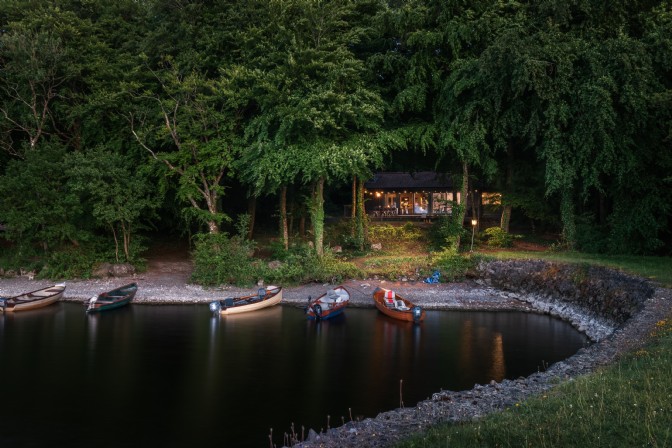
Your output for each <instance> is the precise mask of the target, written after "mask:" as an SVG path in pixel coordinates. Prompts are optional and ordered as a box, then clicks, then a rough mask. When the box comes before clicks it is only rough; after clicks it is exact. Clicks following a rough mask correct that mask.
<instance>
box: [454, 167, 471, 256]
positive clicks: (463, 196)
mask: <svg viewBox="0 0 672 448" xmlns="http://www.w3.org/2000/svg"><path fill="white" fill-rule="evenodd" d="M468 193H469V165H468V164H467V162H462V189H461V190H460V207H458V214H457V216H456V219H457V222H458V223H459V224H460V225H461V226H464V217H465V215H466V213H467V194H468ZM461 241H462V238H461V235H457V238H456V239H455V251H459V250H460V243H461Z"/></svg>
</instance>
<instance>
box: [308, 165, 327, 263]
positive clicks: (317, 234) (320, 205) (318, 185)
mask: <svg viewBox="0 0 672 448" xmlns="http://www.w3.org/2000/svg"><path fill="white" fill-rule="evenodd" d="M310 221H311V224H312V226H313V238H314V244H315V252H316V253H317V256H318V257H322V256H323V255H324V178H323V177H320V178H319V179H318V180H317V182H315V184H314V186H313V195H312V200H311V204H310Z"/></svg>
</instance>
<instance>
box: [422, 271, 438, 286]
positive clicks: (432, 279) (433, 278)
mask: <svg viewBox="0 0 672 448" xmlns="http://www.w3.org/2000/svg"><path fill="white" fill-rule="evenodd" d="M440 277H441V273H440V272H439V271H434V273H433V274H432V276H431V277H427V278H426V279H425V280H424V282H425V283H439V278H440Z"/></svg>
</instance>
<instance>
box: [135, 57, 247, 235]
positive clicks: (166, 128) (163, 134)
mask: <svg viewBox="0 0 672 448" xmlns="http://www.w3.org/2000/svg"><path fill="white" fill-rule="evenodd" d="M166 64H167V65H166V69H165V70H162V71H160V72H156V73H155V75H156V80H157V82H158V92H157V93H149V94H144V93H137V94H136V95H135V98H136V99H137V100H138V101H139V103H140V105H141V107H140V108H138V111H137V112H135V113H132V114H131V115H130V123H131V132H132V133H133V135H134V136H135V138H136V140H137V142H138V143H139V144H140V145H141V146H142V147H143V148H145V149H146V150H147V151H148V152H149V154H151V156H152V157H153V158H154V159H155V160H157V161H160V162H162V163H163V164H164V165H165V166H166V168H167V169H168V174H169V175H171V176H175V177H176V178H177V179H178V187H177V191H178V197H179V198H180V199H182V200H184V201H186V202H188V203H189V204H190V208H189V209H188V214H189V216H191V217H193V218H195V219H196V221H197V222H200V223H205V224H207V227H208V230H209V232H210V233H218V232H219V224H220V223H221V222H222V220H225V219H228V217H227V215H226V214H225V213H223V212H222V210H221V204H220V197H221V196H222V195H223V194H224V186H223V185H222V179H223V178H224V176H226V175H231V172H230V169H231V168H232V166H233V160H234V157H235V156H236V152H237V151H238V146H237V139H238V137H237V135H236V131H235V129H236V125H237V117H236V116H235V112H231V111H229V110H227V108H226V105H225V101H226V99H225V98H222V96H221V95H220V93H219V92H218V90H217V88H216V86H215V83H214V82H213V81H209V80H207V79H204V78H203V76H201V75H199V74H198V73H191V74H189V75H186V76H182V75H181V74H180V72H179V69H178V68H177V67H175V66H173V65H172V64H171V62H170V61H166Z"/></svg>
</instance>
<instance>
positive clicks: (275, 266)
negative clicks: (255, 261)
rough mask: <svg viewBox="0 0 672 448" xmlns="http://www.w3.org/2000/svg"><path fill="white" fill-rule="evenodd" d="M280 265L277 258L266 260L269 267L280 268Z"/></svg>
mask: <svg viewBox="0 0 672 448" xmlns="http://www.w3.org/2000/svg"><path fill="white" fill-rule="evenodd" d="M281 267H282V262H281V261H279V260H273V261H269V262H268V268H269V269H280V268H281Z"/></svg>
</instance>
